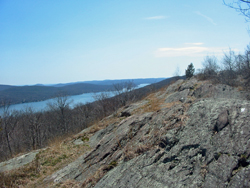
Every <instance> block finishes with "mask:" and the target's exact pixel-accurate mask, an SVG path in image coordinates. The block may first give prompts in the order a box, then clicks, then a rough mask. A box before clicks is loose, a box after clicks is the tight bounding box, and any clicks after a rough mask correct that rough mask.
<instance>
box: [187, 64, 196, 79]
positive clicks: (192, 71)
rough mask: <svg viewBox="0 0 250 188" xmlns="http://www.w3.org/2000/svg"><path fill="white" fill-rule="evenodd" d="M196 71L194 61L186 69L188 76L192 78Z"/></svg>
mask: <svg viewBox="0 0 250 188" xmlns="http://www.w3.org/2000/svg"><path fill="white" fill-rule="evenodd" d="M194 71H195V68H194V65H193V63H190V64H189V65H188V67H187V70H186V78H188V79H189V78H191V77H192V76H193V75H194Z"/></svg>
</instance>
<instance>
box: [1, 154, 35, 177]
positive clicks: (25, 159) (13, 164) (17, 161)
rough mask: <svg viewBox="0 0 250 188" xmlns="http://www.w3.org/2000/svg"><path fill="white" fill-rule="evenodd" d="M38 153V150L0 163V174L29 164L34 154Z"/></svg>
mask: <svg viewBox="0 0 250 188" xmlns="http://www.w3.org/2000/svg"><path fill="white" fill-rule="evenodd" d="M38 153H39V150H36V151H33V152H30V153H27V154H24V155H21V156H19V157H15V158H13V159H10V160H8V161H5V162H1V163H0V172H5V171H9V170H13V169H16V168H19V167H22V166H24V165H26V164H28V163H30V162H32V161H33V160H34V159H35V157H36V154H38Z"/></svg>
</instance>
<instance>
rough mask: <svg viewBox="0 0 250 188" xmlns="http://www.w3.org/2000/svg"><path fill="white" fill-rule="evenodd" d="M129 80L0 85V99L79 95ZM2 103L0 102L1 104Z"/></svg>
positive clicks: (15, 100)
mask: <svg viewBox="0 0 250 188" xmlns="http://www.w3.org/2000/svg"><path fill="white" fill-rule="evenodd" d="M162 80H165V78H147V79H134V80H133V83H134V84H135V86H137V85H140V84H145V83H147V84H152V83H153V84H154V83H156V82H160V81H162ZM125 82H131V80H128V79H124V80H103V81H85V82H73V83H65V84H55V85H51V86H45V85H42V84H37V85H34V86H10V85H0V101H5V102H10V103H11V104H18V103H27V102H36V101H43V100H46V99H50V98H54V97H56V96H57V95H60V94H65V95H79V94H83V93H91V92H102V91H110V90H112V89H113V84H119V83H125ZM1 105H2V104H0V106H1Z"/></svg>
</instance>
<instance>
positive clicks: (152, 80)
mask: <svg viewBox="0 0 250 188" xmlns="http://www.w3.org/2000/svg"><path fill="white" fill-rule="evenodd" d="M165 79H166V78H139V79H120V80H101V81H100V80H93V81H83V82H71V83H60V84H55V85H50V86H54V87H63V86H67V85H74V84H79V83H87V84H96V85H113V84H117V83H121V82H128V81H133V82H134V83H135V84H136V85H140V84H145V83H147V84H153V83H156V82H160V81H162V80H165Z"/></svg>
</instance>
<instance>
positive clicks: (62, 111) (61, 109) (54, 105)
mask: <svg viewBox="0 0 250 188" xmlns="http://www.w3.org/2000/svg"><path fill="white" fill-rule="evenodd" d="M72 102H73V101H72V100H69V98H68V96H66V95H64V94H59V95H58V96H57V97H56V98H55V99H54V101H53V102H50V103H48V104H47V105H48V107H49V109H50V110H51V111H52V112H54V113H55V114H56V117H54V118H56V121H57V124H58V125H59V127H60V128H61V129H62V132H65V133H67V132H68V131H69V127H68V118H69V109H70V104H71V103H72Z"/></svg>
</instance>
